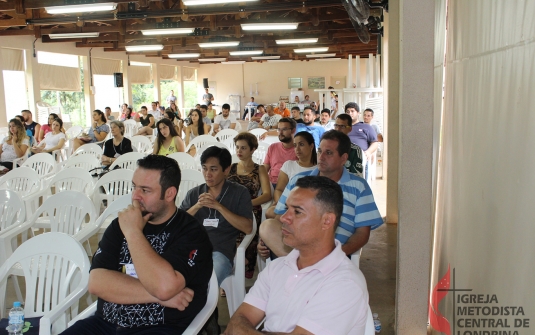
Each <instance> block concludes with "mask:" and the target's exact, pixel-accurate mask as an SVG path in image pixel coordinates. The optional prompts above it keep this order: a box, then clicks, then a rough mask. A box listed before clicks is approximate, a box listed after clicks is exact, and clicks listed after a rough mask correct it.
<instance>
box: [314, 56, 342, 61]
mask: <svg viewBox="0 0 535 335" xmlns="http://www.w3.org/2000/svg"><path fill="white" fill-rule="evenodd" d="M340 59H342V58H340V57H337V58H318V59H316V60H317V61H318V62H332V61H335V60H340Z"/></svg>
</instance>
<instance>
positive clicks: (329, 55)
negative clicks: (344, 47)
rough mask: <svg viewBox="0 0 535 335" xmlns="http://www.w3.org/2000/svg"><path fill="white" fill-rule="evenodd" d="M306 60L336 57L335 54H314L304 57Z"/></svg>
mask: <svg viewBox="0 0 535 335" xmlns="http://www.w3.org/2000/svg"><path fill="white" fill-rule="evenodd" d="M306 56H307V58H320V57H334V56H336V52H335V53H332V54H314V55H306Z"/></svg>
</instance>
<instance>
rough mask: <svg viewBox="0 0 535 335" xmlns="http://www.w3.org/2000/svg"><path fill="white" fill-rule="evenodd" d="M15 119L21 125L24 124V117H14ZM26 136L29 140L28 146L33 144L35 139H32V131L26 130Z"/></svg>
mask: <svg viewBox="0 0 535 335" xmlns="http://www.w3.org/2000/svg"><path fill="white" fill-rule="evenodd" d="M15 119H18V120H19V121H20V122H21V123H22V124H24V117H23V116H22V115H15ZM25 130H26V135H27V136H28V138H29V139H30V145H34V144H35V142H36V141H35V138H33V135H32V131H31V130H30V129H26V128H25Z"/></svg>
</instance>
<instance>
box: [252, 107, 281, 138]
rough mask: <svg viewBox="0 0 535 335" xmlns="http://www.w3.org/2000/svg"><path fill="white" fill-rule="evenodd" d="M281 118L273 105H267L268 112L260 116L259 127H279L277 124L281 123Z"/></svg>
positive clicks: (266, 128)
mask: <svg viewBox="0 0 535 335" xmlns="http://www.w3.org/2000/svg"><path fill="white" fill-rule="evenodd" d="M280 119H281V116H280V115H278V114H275V112H274V109H273V106H271V105H268V106H267V107H266V113H265V114H264V115H263V116H262V117H261V118H260V122H259V123H258V128H264V129H265V130H270V129H277V124H278V123H279V120H280ZM275 135H276V134H275Z"/></svg>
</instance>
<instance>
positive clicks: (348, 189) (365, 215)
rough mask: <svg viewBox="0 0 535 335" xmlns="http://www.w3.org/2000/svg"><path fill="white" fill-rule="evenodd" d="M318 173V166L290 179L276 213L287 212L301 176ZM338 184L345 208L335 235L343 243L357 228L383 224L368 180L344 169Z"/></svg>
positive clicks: (375, 226)
mask: <svg viewBox="0 0 535 335" xmlns="http://www.w3.org/2000/svg"><path fill="white" fill-rule="evenodd" d="M317 175H319V170H318V169H317V168H316V169H314V170H312V171H305V172H301V173H298V174H296V175H295V176H294V177H293V178H292V179H290V181H289V182H288V185H286V188H285V189H284V192H283V193H282V195H281V197H280V198H279V202H278V203H277V206H276V207H275V214H278V215H281V214H284V213H285V212H286V198H288V194H290V191H291V190H292V189H293V188H294V187H295V183H296V182H297V180H298V179H299V178H301V177H304V176H317ZM338 184H339V185H340V187H341V188H342V192H343V193H344V210H343V212H342V218H341V219H340V224H339V225H338V228H337V229H336V236H335V237H336V239H337V240H338V241H340V242H341V243H342V244H345V243H346V242H347V240H348V239H349V237H350V236H351V235H353V234H354V233H355V230H357V228H359V227H366V226H371V229H376V228H378V227H379V226H380V225H382V224H383V219H382V218H381V214H379V210H378V209H377V205H376V204H375V200H374V199H373V194H372V190H371V189H370V186H369V185H368V183H367V182H366V180H364V179H362V178H361V177H359V176H357V175H354V174H352V173H349V172H348V171H347V170H346V169H344V171H343V173H342V178H340V180H339V181H338Z"/></svg>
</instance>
